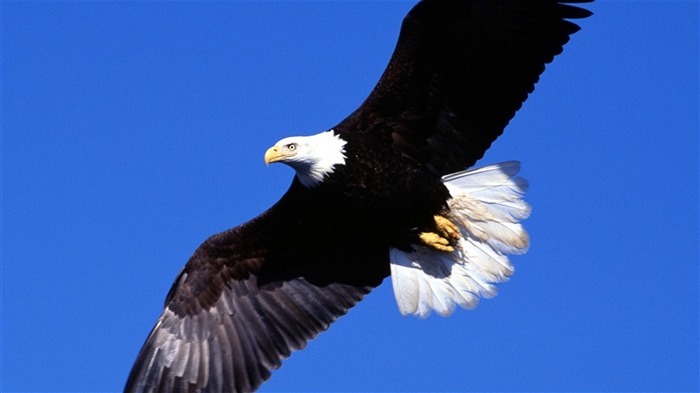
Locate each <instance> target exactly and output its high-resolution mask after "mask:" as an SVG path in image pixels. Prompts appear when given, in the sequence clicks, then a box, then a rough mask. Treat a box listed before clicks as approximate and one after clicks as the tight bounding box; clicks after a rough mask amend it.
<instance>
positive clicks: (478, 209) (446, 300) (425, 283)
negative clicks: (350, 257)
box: [390, 161, 530, 318]
mask: <svg viewBox="0 0 700 393" xmlns="http://www.w3.org/2000/svg"><path fill="white" fill-rule="evenodd" d="M519 170H520V164H519V163H518V162H515V161H510V162H504V163H500V164H496V165H490V166H487V167H483V168H478V169H474V170H469V171H463V172H458V173H453V174H450V175H447V176H444V177H443V179H442V180H443V183H444V184H445V186H446V187H447V189H448V190H449V191H450V195H451V197H452V198H451V199H450V200H449V201H448V206H449V208H450V212H449V213H448V214H447V218H448V219H450V221H452V222H453V223H454V224H456V225H457V227H458V228H459V231H460V234H461V236H462V238H461V239H459V241H457V242H456V247H455V250H454V251H453V252H449V253H448V252H441V251H437V250H434V249H432V248H429V247H426V246H424V245H413V251H412V252H406V251H401V250H398V249H392V250H390V259H391V277H392V284H393V286H394V295H395V297H396V301H397V304H398V306H399V311H400V312H401V314H403V315H416V316H419V317H421V318H425V317H427V316H428V315H430V313H431V312H432V311H435V312H436V313H437V314H439V315H442V316H448V315H450V314H452V312H453V311H454V309H455V308H456V306H460V307H462V308H467V309H469V308H474V307H476V305H477V303H478V301H479V297H486V298H489V297H493V296H495V295H496V293H497V290H496V287H495V285H494V284H496V283H500V282H504V281H506V280H508V278H509V277H510V276H511V275H512V274H513V271H514V269H513V266H512V264H511V263H510V260H509V259H508V257H507V255H506V254H522V253H524V252H526V251H527V248H528V246H529V237H528V235H527V232H525V230H524V229H523V227H522V225H521V224H520V223H519V220H523V219H525V218H527V217H528V216H529V215H530V206H529V205H528V204H527V203H525V202H524V201H523V200H522V196H523V194H524V193H525V191H526V190H527V186H528V184H527V181H526V180H525V179H522V178H520V177H517V176H516V175H517V173H518V171H519Z"/></svg>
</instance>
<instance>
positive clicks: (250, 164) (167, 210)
mask: <svg viewBox="0 0 700 393" xmlns="http://www.w3.org/2000/svg"><path fill="white" fill-rule="evenodd" d="M412 5H413V2H387V1H384V2H379V1H377V2H374V1H357V2H355V1H339V2H294V1H288V2H281V1H278V2H252V1H249V2H221V1H219V2H165V3H161V2H95V1H90V2H85V1H81V2H66V1H61V2H45V1H41V2H35V1H4V2H2V3H0V7H1V8H0V10H1V12H2V16H1V17H2V365H1V366H0V369H1V370H2V382H1V385H0V389H1V390H3V391H66V392H67V391H118V390H120V389H122V387H123V384H124V382H125V380H126V377H127V374H128V372H129V369H130V367H131V364H132V362H133V360H134V359H135V356H136V354H137V352H138V350H139V348H140V346H141V344H142V343H143V341H144V339H145V338H146V335H147V334H148V332H149V330H150V329H151V327H152V326H153V324H154V322H155V320H156V319H157V317H158V315H159V313H160V311H161V308H162V301H163V299H164V297H165V294H166V293H167V290H168V289H169V287H170V284H171V283H172V280H173V279H174V278H175V276H176V274H177V273H178V271H179V270H180V268H181V267H182V265H183V264H184V263H185V261H186V260H187V258H188V257H189V256H190V254H191V253H192V252H193V251H194V250H195V248H196V247H197V246H198V245H199V243H201V242H202V241H203V240H204V239H205V238H206V237H208V236H209V235H212V234H214V233H216V232H219V231H222V230H224V229H227V228H229V227H232V226H235V225H237V224H240V223H242V222H244V221H245V220H247V219H250V218H252V217H254V216H255V215H257V214H259V213H260V212H262V211H263V210H265V209H266V208H267V207H269V206H270V205H271V204H272V203H274V202H275V201H276V200H277V199H278V198H279V197H280V196H281V195H282V193H283V192H284V191H285V190H286V188H287V186H288V183H289V182H290V179H291V177H292V171H291V169H289V168H287V167H284V166H281V165H280V166H272V167H270V168H266V167H265V165H264V163H263V159H262V158H263V154H264V152H265V150H266V149H267V147H269V146H270V145H272V144H273V143H274V142H276V141H277V140H278V139H281V138H282V137H284V136H289V135H297V134H312V133H316V132H319V131H322V130H324V129H326V128H328V127H330V126H332V125H334V124H336V123H337V122H338V121H339V120H341V119H342V118H344V116H346V115H347V114H349V113H350V112H351V111H352V110H353V109H354V108H355V107H356V106H357V105H359V104H360V103H361V101H362V100H363V99H364V97H365V96H366V95H367V94H368V93H369V91H370V89H371V88H372V87H373V85H374V83H375V82H376V80H377V78H378V77H379V75H380V74H381V72H382V71H383V69H384V66H385V65H386V62H387V60H388V57H389V55H390V53H391V51H392V50H393V46H394V43H395V40H396V36H397V33H398V28H399V25H400V21H401V19H402V18H403V15H404V14H405V13H406V12H407V11H408V10H409V9H410V7H411V6H412ZM589 8H590V9H591V10H593V11H594V12H595V15H594V17H592V18H590V19H588V20H585V21H583V22H581V25H582V26H583V30H582V31H581V32H579V33H578V34H577V35H575V36H574V38H573V40H572V42H571V43H570V44H569V45H568V46H567V47H566V49H565V53H564V54H563V55H562V56H560V57H558V58H557V59H556V61H555V63H554V64H553V65H551V66H549V67H548V69H547V71H546V72H545V74H544V76H543V77H542V79H541V81H540V83H539V84H538V85H537V88H536V90H535V94H534V95H532V96H531V97H530V99H529V100H528V101H527V102H526V104H525V105H524V107H523V109H522V110H521V111H520V112H519V114H518V115H517V116H516V118H515V120H513V121H512V122H511V124H510V125H509V127H508V128H507V130H506V132H505V134H504V136H503V137H501V138H500V139H499V140H498V141H497V142H496V143H495V144H494V146H493V148H492V149H491V150H490V151H489V152H488V153H487V154H486V156H485V157H484V159H483V160H482V161H481V163H482V164H488V163H495V162H499V161H505V160H511V159H518V160H520V161H522V163H523V172H522V175H523V176H524V177H526V178H528V180H529V181H530V184H531V187H530V191H529V192H528V194H527V200H528V201H529V202H530V203H531V204H532V205H533V213H532V216H531V218H530V219H528V220H527V221H526V227H527V228H528V230H529V232H530V235H531V239H532V245H531V249H530V252H529V253H528V254H526V255H524V256H519V257H516V258H515V259H514V262H515V265H516V274H515V276H514V277H513V278H512V279H511V280H510V282H508V283H505V284H503V285H500V287H499V288H500V293H499V295H498V296H497V297H496V298H494V299H490V300H485V301H483V302H482V303H481V304H480V305H479V307H478V308H477V309H476V310H474V311H464V310H459V311H457V312H456V313H455V314H454V315H453V316H452V317H450V318H441V317H437V316H431V317H430V318H428V319H426V320H419V319H415V318H405V317H402V316H400V314H399V313H398V311H397V307H396V304H395V301H394V298H393V293H392V289H391V283H390V280H387V281H385V282H384V284H383V285H382V286H381V287H380V288H378V289H377V290H376V291H375V292H374V293H372V294H371V295H370V296H369V297H368V298H366V300H364V301H363V302H362V303H360V305H358V306H357V307H356V308H355V309H353V310H351V312H350V313H349V314H348V315H347V316H345V317H343V318H341V319H340V320H339V321H338V322H336V323H335V324H334V325H332V326H331V328H330V330H329V331H327V332H326V333H323V334H321V335H320V336H319V337H318V338H317V339H316V340H314V341H312V342H311V343H310V344H309V346H308V347H307V349H305V350H304V351H301V352H298V353H295V354H293V355H292V357H291V358H290V359H289V360H287V361H286V362H285V363H284V365H283V367H282V368H281V369H280V370H278V371H276V372H275V373H273V377H272V379H271V381H270V382H268V383H267V384H265V385H263V391H270V392H272V391H310V390H311V391H338V390H345V391H366V390H371V391H428V390H430V391H563V390H566V391H591V390H594V391H695V390H697V389H698V369H699V367H698V341H699V340H698V339H699V337H698V336H699V333H698V332H699V329H698V312H699V311H698V310H699V307H698V298H699V296H698V277H699V275H698V239H700V236H699V233H698V228H699V223H698V190H699V188H700V186H699V181H698V177H699V172H700V171H699V165H698V156H699V154H698V145H699V143H698V142H699V141H698V107H699V103H698V75H699V74H698V58H699V56H698V47H699V45H698V14H699V6H698V3H697V2H694V1H600V2H599V3H597V4H593V5H590V6H589Z"/></svg>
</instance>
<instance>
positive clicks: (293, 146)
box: [287, 143, 297, 151]
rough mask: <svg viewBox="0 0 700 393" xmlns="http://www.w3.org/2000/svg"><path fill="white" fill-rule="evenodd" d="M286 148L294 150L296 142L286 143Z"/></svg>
mask: <svg viewBox="0 0 700 393" xmlns="http://www.w3.org/2000/svg"><path fill="white" fill-rule="evenodd" d="M287 149H289V151H294V150H296V149H297V144H296V143H290V144H288V145H287Z"/></svg>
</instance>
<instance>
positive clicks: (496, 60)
mask: <svg viewBox="0 0 700 393" xmlns="http://www.w3.org/2000/svg"><path fill="white" fill-rule="evenodd" d="M587 1H588V0H566V1H557V0H471V1H467V0H462V1H455V0H442V1H441V0H423V1H421V2H419V3H418V4H417V5H416V6H415V7H414V8H413V9H412V10H411V11H410V13H409V14H408V15H407V16H406V18H405V19H404V21H403V24H402V28H401V32H400V35H399V39H398V43H397V46H396V49H395V51H394V53H393V55H392V57H391V59H390V61H389V64H388V66H387V68H386V71H385V72H384V74H383V75H382V77H381V78H380V80H379V82H378V83H377V85H376V86H375V88H374V90H372V92H371V93H370V95H369V97H368V98H367V99H366V100H365V101H364V103H363V104H362V105H361V106H360V107H359V108H358V109H357V110H355V112H353V113H352V114H350V115H349V116H348V117H347V118H346V119H345V120H343V121H341V122H340V123H338V124H337V125H336V126H334V127H332V128H330V129H328V130H326V131H324V132H321V133H319V134H316V135H311V136H303V137H290V138H285V139H282V140H281V141H279V142H277V143H276V144H275V145H274V146H273V147H271V148H270V149H269V150H267V152H266V153H265V155H264V159H265V162H266V163H267V164H271V163H284V164H287V165H289V166H290V167H292V168H293V169H294V170H295V172H296V176H295V177H294V179H293V180H292V183H291V186H290V187H289V190H288V191H287V192H286V194H284V196H283V197H282V198H281V199H280V200H279V201H278V202H277V203H276V204H275V205H274V206H272V207H271V208H270V209H269V210H267V211H265V212H264V213H262V214H261V215H259V216H258V217H256V218H254V219H252V220H251V221H249V222H246V223H244V224H242V225H239V226H237V227H235V228H233V229H230V230H227V231H225V232H222V233H219V234H216V235H214V236H212V237H210V238H209V239H207V240H206V241H205V242H204V243H203V244H202V245H201V246H200V247H199V248H198V249H197V250H196V251H195V252H194V254H193V255H192V257H191V258H190V259H189V261H188V262H187V264H186V265H185V267H184V268H183V269H182V272H181V273H180V274H179V276H178V277H177V278H176V280H175V283H174V284H173V286H172V289H170V291H169V293H168V294H167V297H166V300H165V309H164V310H163V313H162V314H161V316H160V318H159V319H158V321H157V323H156V325H155V327H154V328H153V330H152V331H151V333H150V335H149V336H148V338H147V339H146V342H145V344H144V345H143V348H142V349H141V351H140V353H139V354H138V357H137V359H136V362H135V364H134V366H133V369H132V371H131V374H130V376H129V378H128V381H127V384H126V388H125V391H127V392H171V391H182V392H204V391H206V392H233V391H252V390H255V389H256V388H258V387H259V386H260V385H261V384H262V383H263V382H264V381H265V380H267V379H268V378H269V377H270V372H271V370H273V369H276V368H278V367H280V365H281V362H282V360H283V359H285V358H286V357H288V356H289V355H290V353H291V352H292V351H294V350H298V349H301V348H303V347H304V346H305V345H306V343H307V341H309V340H310V339H312V338H314V337H315V336H316V335H317V334H318V333H320V332H321V331H323V330H325V329H327V328H328V327H329V325H330V324H331V323H332V322H333V321H335V320H336V319H337V318H338V317H340V316H342V315H343V314H345V313H346V312H347V311H348V309H350V308H351V307H353V306H354V305H355V304H357V303H358V302H359V301H360V300H361V299H362V298H363V297H364V296H365V295H366V294H367V293H369V292H370V291H371V290H372V289H373V288H374V287H376V286H378V285H379V284H381V283H382V281H383V280H384V278H386V277H388V276H391V280H392V284H393V288H394V294H395V297H396V301H397V303H398V308H399V311H400V312H401V313H402V314H404V315H416V316H419V317H426V316H427V315H428V314H430V313H431V312H436V313H437V314H440V315H443V316H446V315H449V314H451V313H452V312H453V311H454V309H455V308H456V307H457V306H459V307H463V308H473V307H474V306H475V305H476V303H477V301H478V299H479V297H489V296H493V295H494V294H495V287H494V284H495V283H498V282H502V281H504V280H506V279H507V278H508V277H509V276H510V275H511V274H512V273H513V267H512V265H511V263H510V262H509V260H508V257H507V255H508V254H520V253H523V252H525V250H526V249H527V247H528V235H527V233H526V232H525V231H524V230H523V228H522V226H521V224H520V223H519V222H520V220H522V219H525V218H527V216H528V215H529V213H530V207H529V206H528V205H527V204H526V203H525V202H524V201H523V200H522V196H523V193H524V192H525V190H526V188H527V182H526V181H525V180H523V179H522V178H519V177H518V176H517V173H518V171H519V164H518V163H517V162H505V163H500V164H496V165H491V166H486V167H482V168H479V169H472V170H466V171H465V169H466V168H469V167H471V166H472V165H474V164H475V162H476V161H477V160H478V159H480V158H481V157H482V156H483V154H484V152H485V151H486V149H487V148H488V147H489V146H490V145H491V143H492V142H493V141H494V140H495V139H496V138H497V137H498V136H499V135H500V134H501V133H502V132H503V129H504V128H505V126H506V125H507V124H508V122H509V121H510V119H511V118H512V117H513V116H514V115H515V112H516V111H517V110H518V109H519V108H520V107H521V105H522V103H523V102H524V101H525V99H526V98H527V96H528V94H529V93H531V92H532V91H533V89H534V85H535V83H536V82H537V81H538V78H539V75H540V74H541V73H542V72H543V71H544V68H545V64H547V63H549V62H551V61H552V59H553V57H554V56H556V55H558V54H559V53H561V51H562V47H563V45H564V44H565V43H566V42H567V41H568V40H569V37H570V35H572V34H573V33H575V32H576V31H578V30H579V27H578V26H577V25H575V24H574V23H572V22H570V21H569V20H568V19H578V18H585V17H587V16H589V15H590V14H591V13H590V12H589V11H587V10H585V9H582V8H578V7H575V6H572V5H570V4H564V3H584V2H587Z"/></svg>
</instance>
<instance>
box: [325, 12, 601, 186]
mask: <svg viewBox="0 0 700 393" xmlns="http://www.w3.org/2000/svg"><path fill="white" fill-rule="evenodd" d="M591 1H592V0H565V1H556V0H472V1H454V0H423V1H421V2H420V3H418V4H417V5H416V6H415V7H414V8H413V9H412V10H411V11H410V12H409V14H408V15H407V16H406V18H405V19H404V21H403V24H402V27H401V33H400V35H399V39H398V42H397V45H396V49H395V50H394V53H393V55H392V57H391V60H390V61H389V64H388V66H387V68H386V70H385V72H384V74H383V75H382V77H381V78H380V80H379V82H378V83H377V85H376V86H375V88H374V90H373V91H372V92H371V93H370V95H369V97H368V98H367V99H366V100H365V102H364V103H363V104H362V105H361V106H360V107H359V108H358V109H357V110H356V111H355V112H353V113H352V114H351V115H350V116H349V117H348V118H346V119H345V120H343V121H342V122H341V123H340V124H338V125H337V126H336V129H338V130H342V131H344V132H367V133H374V134H375V136H376V137H378V138H380V139H382V140H383V141H384V142H385V143H390V144H392V146H393V147H394V148H395V149H397V150H398V151H400V152H401V153H402V154H403V155H404V156H406V157H408V158H410V159H412V160H414V161H417V162H419V163H421V164H423V165H425V166H427V168H428V169H429V170H431V172H433V173H434V174H436V175H439V176H442V175H445V174H448V173H452V172H455V171H460V170H463V169H465V168H467V167H470V166H472V165H473V164H474V163H475V162H476V161H477V160H478V159H480V158H481V157H483V155H484V153H485V151H486V150H487V149H488V148H489V147H490V145H491V143H492V142H493V141H494V140H495V139H496V138H497V137H498V136H500V135H501V134H502V133H503V130H504V128H505V127H506V125H507V124H508V123H509V121H510V119H512V118H513V116H514V115H515V113H516V111H517V110H518V109H520V107H521V106H522V103H523V102H524V101H525V100H526V99H527V97H528V95H529V94H530V93H532V91H533V90H534V86H535V83H537V81H538V80H539V76H540V74H542V72H543V71H544V69H545V65H546V64H548V63H550V62H551V61H552V60H553V58H554V56H556V55H558V54H560V53H561V52H562V50H563V46H564V45H565V44H566V43H567V42H568V41H569V38H570V36H571V35H572V34H574V33H575V32H577V31H578V30H579V29H580V27H579V26H578V25H576V24H574V23H572V22H570V21H568V20H567V19H581V18H586V17H588V16H590V15H592V13H591V12H590V11H588V10H586V9H583V8H578V7H575V6H572V5H568V4H567V3H570V4H574V3H588V2H591Z"/></svg>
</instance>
